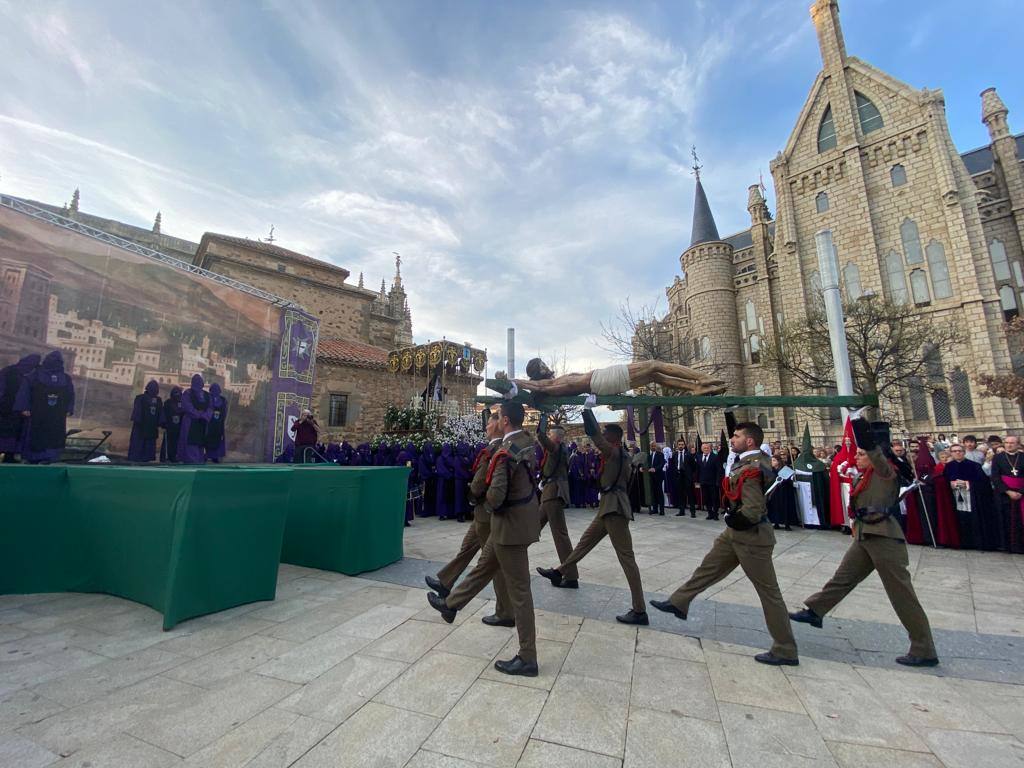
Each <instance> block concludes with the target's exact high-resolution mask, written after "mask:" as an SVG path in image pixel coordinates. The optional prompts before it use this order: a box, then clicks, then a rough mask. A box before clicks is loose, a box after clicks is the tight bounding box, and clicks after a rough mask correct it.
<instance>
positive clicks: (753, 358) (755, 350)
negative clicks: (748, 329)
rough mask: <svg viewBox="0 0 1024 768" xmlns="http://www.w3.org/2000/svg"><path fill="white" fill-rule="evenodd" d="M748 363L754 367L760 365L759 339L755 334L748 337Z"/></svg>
mask: <svg viewBox="0 0 1024 768" xmlns="http://www.w3.org/2000/svg"><path fill="white" fill-rule="evenodd" d="M750 362H752V363H753V364H754V365H760V363H761V338H760V337H759V336H758V335H757V334H756V333H755V334H752V335H751V337H750Z"/></svg>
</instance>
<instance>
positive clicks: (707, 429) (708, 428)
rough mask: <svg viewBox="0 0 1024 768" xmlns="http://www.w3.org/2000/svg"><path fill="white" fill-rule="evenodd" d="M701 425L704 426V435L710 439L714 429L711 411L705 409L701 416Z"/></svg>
mask: <svg viewBox="0 0 1024 768" xmlns="http://www.w3.org/2000/svg"><path fill="white" fill-rule="evenodd" d="M701 425H702V426H703V427H704V435H705V437H707V438H708V439H709V440H710V439H711V433H712V431H713V430H714V422H713V421H712V420H711V411H704V414H703V415H702V416H701Z"/></svg>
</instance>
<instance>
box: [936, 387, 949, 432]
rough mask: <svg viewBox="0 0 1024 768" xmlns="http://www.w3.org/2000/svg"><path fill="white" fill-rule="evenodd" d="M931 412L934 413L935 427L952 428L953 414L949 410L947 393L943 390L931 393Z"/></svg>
mask: <svg viewBox="0 0 1024 768" xmlns="http://www.w3.org/2000/svg"><path fill="white" fill-rule="evenodd" d="M932 411H933V412H934V413H935V426H937V427H951V426H953V412H952V411H951V410H950V408H949V393H948V392H946V390H944V389H936V390H935V391H934V392H932Z"/></svg>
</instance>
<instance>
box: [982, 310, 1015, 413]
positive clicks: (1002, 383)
mask: <svg viewBox="0 0 1024 768" xmlns="http://www.w3.org/2000/svg"><path fill="white" fill-rule="evenodd" d="M1006 335H1007V337H1008V338H1009V340H1010V345H1011V348H1012V349H1013V348H1015V349H1018V350H1019V349H1020V348H1021V347H1022V346H1024V318H1021V317H1015V318H1013V319H1012V320H1010V322H1008V323H1006ZM978 382H979V383H980V384H981V385H982V386H983V387H984V388H985V394H986V395H989V396H990V397H1003V398H1006V399H1007V400H1013V401H1014V402H1016V403H1017V405H1020V406H1024V375H1022V374H1021V372H1020V370H1015V371H1014V372H1013V373H1007V374H1002V375H1000V376H989V375H987V374H983V375H981V376H979V377H978Z"/></svg>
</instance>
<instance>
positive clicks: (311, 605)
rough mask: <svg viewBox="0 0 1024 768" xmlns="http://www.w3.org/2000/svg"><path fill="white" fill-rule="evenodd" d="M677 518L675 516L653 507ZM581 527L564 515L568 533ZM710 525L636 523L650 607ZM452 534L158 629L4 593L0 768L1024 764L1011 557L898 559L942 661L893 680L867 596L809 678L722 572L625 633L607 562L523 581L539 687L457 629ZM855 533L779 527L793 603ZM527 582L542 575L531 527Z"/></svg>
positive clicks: (435, 525)
mask: <svg viewBox="0 0 1024 768" xmlns="http://www.w3.org/2000/svg"><path fill="white" fill-rule="evenodd" d="M669 514H670V515H671V514H672V513H669ZM591 516H592V512H591V511H589V510H572V511H570V513H569V518H570V520H569V527H570V533H571V535H572V537H573V539H574V540H576V539H578V537H579V535H580V533H581V532H582V530H583V528H584V527H585V526H586V524H587V522H589V520H590V518H591ZM720 526H721V523H717V522H709V521H704V520H691V519H689V518H676V517H672V516H666V517H658V518H651V517H648V516H646V515H645V516H643V517H641V518H639V519H638V520H637V521H636V523H635V524H634V526H633V535H634V546H635V550H636V553H637V560H638V562H639V565H640V568H641V572H642V575H643V579H644V586H645V589H646V590H647V594H648V597H656V596H659V595H662V594H665V593H666V592H668V591H670V590H671V589H673V588H674V587H675V586H677V585H678V584H679V583H681V582H682V581H683V580H684V579H685V578H686V576H687V575H688V574H689V573H690V571H692V570H693V568H694V567H695V566H696V564H697V563H698V562H699V560H700V558H701V556H702V555H703V553H704V552H705V550H706V549H707V548H708V546H709V544H710V541H711V539H712V538H713V537H714V536H715V535H716V534H717V533H718V531H719V530H720ZM464 529H465V528H464V525H462V524H459V523H454V522H439V521H436V520H417V521H416V522H415V524H414V526H413V527H412V528H410V529H407V531H406V559H405V560H403V561H401V562H399V563H396V564H394V565H392V566H389V567H388V568H385V569H382V570H380V571H377V572H374V573H371V574H366V575H365V577H364V578H351V577H346V576H342V575H340V574H336V573H331V572H326V571H317V570H311V569H307V568H299V567H295V566H289V565H282V566H281V570H280V584H279V587H278V592H277V599H276V600H275V601H274V602H270V603H256V604H252V605H246V606H241V607H239V608H235V609H232V610H230V611H225V612H223V613H219V614H215V615H212V616H207V617H202V618H199V619H195V620H191V621H186V622H184V623H183V624H181V625H179V626H178V627H176V628H175V629H174V630H172V631H170V632H161V631H160V617H159V615H158V614H157V613H156V612H154V611H152V610H150V609H148V608H145V607H143V606H140V605H137V604H135V603H132V602H129V601H126V600H121V599H118V598H114V597H109V596H105V595H77V594H58V595H53V594H50V595H23V596H22V595H14V596H4V597H0V766H2V768H8V767H10V768H37V767H41V766H60V768H70V767H71V766H74V767H75V768H107V767H109V766H118V767H119V768H149V767H150V766H153V767H154V768H162V767H163V766H178V765H182V766H203V767H204V768H227V767H228V766H232V767H233V766H248V767H249V768H284V767H285V766H297V768H321V767H322V768H327V767H328V766H330V767H331V768H335V767H336V766H337V767H342V766H381V767H382V768H392V767H395V768H397V767H400V766H409V767H410V768H473V767H474V766H516V765H518V766H530V767H534V766H537V767H540V766H543V767H544V768H561V767H563V766H565V767H568V768H573V767H575V766H579V767H580V768H583V767H584V766H585V767H586V768H605V766H608V767H609V768H611V766H623V765H625V766H637V768H640V767H641V766H642V767H643V768H660V766H672V767H673V768H674V767H676V766H702V767H703V766H708V767H718V766H721V767H722V768H726V767H727V766H736V767H739V766H756V767H757V768H773V767H774V766H780V767H785V768H804V767H809V766H839V767H841V768H854V767H857V768H928V767H934V768H939V767H940V766H946V767H947V768H959V767H960V766H970V768H1000V767H1002V766H1015V767H1016V768H1020V766H1022V765H1024V637H1022V628H1024V558H1022V557H1010V556H1006V555H1001V554H992V553H984V554H982V553H977V552H953V551H944V550H938V551H936V550H930V549H925V548H923V547H914V548H911V566H912V570H913V574H914V580H915V583H916V585H917V588H918V591H919V594H920V595H921V599H922V602H923V604H924V606H925V608H926V609H927V610H928V613H929V616H930V617H931V620H932V623H933V626H934V627H935V630H936V632H935V634H936V641H937V645H938V650H939V655H940V657H941V658H942V662H943V663H942V666H940V667H939V668H938V669H937V670H926V671H907V670H904V669H902V668H900V667H897V665H895V664H894V663H893V661H892V659H893V657H894V656H895V655H897V654H898V653H902V652H904V651H906V648H907V641H906V638H905V636H904V634H903V630H902V628H901V627H899V626H898V624H896V618H895V615H894V614H893V612H892V609H891V607H890V606H889V604H888V601H887V600H886V598H885V594H884V592H883V591H882V589H881V585H880V583H879V582H878V581H877V579H875V578H872V579H870V580H869V581H867V582H865V583H864V584H863V585H862V586H861V587H860V588H859V589H858V591H857V592H855V593H854V594H853V595H851V596H850V598H849V599H848V600H847V601H846V602H845V603H843V604H841V605H840V606H839V608H838V609H837V610H836V611H835V615H834V616H830V617H829V620H828V621H827V622H826V624H825V628H824V629H823V630H814V629H812V628H809V627H806V626H803V625H800V626H796V627H795V630H796V636H797V640H798V642H799V644H800V651H801V664H800V666H799V667H793V668H785V669H782V668H773V667H765V666H762V665H759V664H756V663H755V662H754V661H753V659H752V654H753V653H754V652H756V651H760V650H764V649H766V648H767V647H768V641H767V635H766V634H765V632H764V625H763V619H762V618H761V615H760V609H759V608H758V607H757V600H756V597H755V595H754V592H753V590H752V589H751V588H750V587H749V585H748V584H747V583H746V581H745V579H744V578H743V577H742V575H740V574H739V573H738V572H737V574H734V576H733V577H731V578H730V579H727V580H726V581H724V582H722V583H721V584H719V585H716V587H715V588H713V589H712V590H711V591H709V592H708V593H707V595H706V597H707V599H706V600H701V599H698V601H697V602H695V603H694V605H693V607H692V610H691V614H692V615H691V617H690V620H689V621H687V622H685V623H684V622H681V621H679V620H677V619H675V618H674V617H671V616H668V615H665V614H658V615H657V616H653V615H652V617H651V618H652V626H651V627H650V628H641V629H639V630H637V629H635V628H631V627H625V626H622V625H618V624H616V623H615V621H614V614H615V613H617V612H621V611H624V610H625V609H626V608H627V607H628V600H627V594H628V593H627V591H626V589H625V580H624V578H623V577H622V574H621V572H620V571H619V568H618V565H617V563H616V561H615V556H614V553H613V551H612V549H611V547H610V545H609V544H607V543H605V544H602V545H600V546H599V547H598V548H597V549H596V550H595V551H594V552H593V553H592V554H591V555H590V556H589V557H588V558H587V559H586V560H585V561H584V562H583V563H582V565H581V568H580V580H581V589H580V590H578V591H572V590H556V589H554V588H552V587H551V586H550V585H549V584H548V582H547V581H545V580H543V579H540V578H539V577H537V578H535V579H534V582H533V590H534V597H535V601H536V604H537V607H538V616H537V618H538V620H537V628H538V637H539V641H538V651H539V656H540V666H541V675H540V676H539V677H538V678H536V679H526V678H508V677H505V676H503V675H501V674H499V673H497V672H496V671H495V670H494V669H493V668H492V662H493V660H494V659H495V658H508V657H510V656H511V655H512V654H513V653H514V652H515V648H516V641H515V638H514V630H512V629H503V628H492V627H487V626H484V625H483V624H481V623H480V621H479V618H480V616H482V615H484V614H486V613H488V612H489V611H490V610H491V609H492V608H493V605H492V604H490V603H489V602H488V601H487V600H486V599H485V598H486V597H487V595H484V596H482V597H481V598H479V599H477V600H475V601H473V602H472V603H471V604H470V605H469V606H468V607H467V609H466V610H464V611H463V612H461V613H460V614H459V616H458V617H457V619H456V622H455V624H454V625H451V626H449V625H447V624H445V623H443V622H442V621H441V619H440V617H439V616H438V614H437V613H435V612H434V611H433V610H431V609H429V608H427V607H426V592H425V590H424V588H423V582H422V577H423V575H424V574H426V573H432V572H433V571H435V570H436V568H437V566H438V565H439V563H440V562H441V561H443V560H445V559H446V558H447V557H449V556H450V555H451V554H452V553H454V551H455V549H456V547H457V544H458V542H459V540H460V539H461V536H462V534H463V532H464ZM848 541H849V539H848V538H846V537H844V536H841V535H838V534H834V533H828V532H820V531H806V532H804V531H794V532H792V533H789V532H781V531H780V532H779V545H778V546H777V547H776V551H775V554H776V560H775V562H776V569H777V571H778V574H779V580H780V583H781V585H782V590H783V594H784V596H785V598H786V601H787V603H788V604H789V606H790V607H791V608H796V607H798V606H799V605H800V601H801V599H802V598H803V597H806V596H807V595H809V594H810V593H811V592H813V591H814V590H816V589H817V588H818V587H820V586H821V585H822V584H823V583H824V581H825V580H826V579H827V578H828V577H829V576H830V575H831V573H832V571H833V570H834V568H835V565H836V564H837V563H838V561H839V559H840V558H841V556H842V553H843V551H844V550H845V548H846V546H847V544H848ZM530 556H531V563H532V564H533V565H554V564H556V560H555V557H554V548H553V546H552V545H551V541H550V536H549V534H548V533H547V532H544V533H543V534H542V540H541V542H540V543H539V544H537V545H534V546H533V547H531V549H530Z"/></svg>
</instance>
